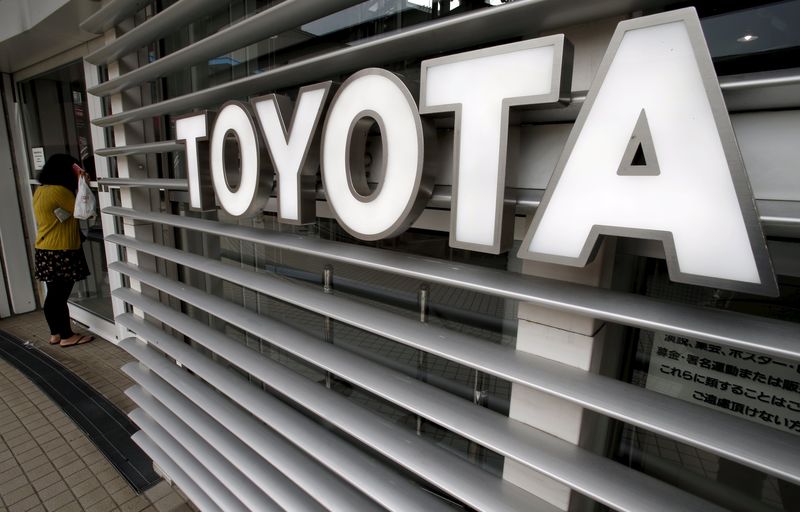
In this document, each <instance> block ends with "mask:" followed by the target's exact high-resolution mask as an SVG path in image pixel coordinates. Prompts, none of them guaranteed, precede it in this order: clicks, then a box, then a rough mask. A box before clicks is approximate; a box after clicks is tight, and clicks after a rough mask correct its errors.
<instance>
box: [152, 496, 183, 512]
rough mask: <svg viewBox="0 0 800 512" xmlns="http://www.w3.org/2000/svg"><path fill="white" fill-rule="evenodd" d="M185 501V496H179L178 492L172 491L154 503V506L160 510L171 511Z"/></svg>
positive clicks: (163, 511)
mask: <svg viewBox="0 0 800 512" xmlns="http://www.w3.org/2000/svg"><path fill="white" fill-rule="evenodd" d="M184 503H185V502H184V501H183V498H181V497H180V496H178V494H177V493H175V492H171V493H169V494H168V495H166V496H164V497H163V498H161V499H160V500H158V501H156V502H155V503H153V506H154V507H156V510H158V512H171V511H172V510H173V509H174V508H177V507H179V506H180V505H183V504H184Z"/></svg>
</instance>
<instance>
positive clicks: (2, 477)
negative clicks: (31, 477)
mask: <svg viewBox="0 0 800 512" xmlns="http://www.w3.org/2000/svg"><path fill="white" fill-rule="evenodd" d="M22 475H24V473H23V471H22V468H21V467H19V466H18V465H16V464H14V465H13V466H11V467H10V468H9V469H7V470H5V471H3V472H2V473H0V482H8V481H9V480H11V479H12V478H16V477H18V476H22Z"/></svg>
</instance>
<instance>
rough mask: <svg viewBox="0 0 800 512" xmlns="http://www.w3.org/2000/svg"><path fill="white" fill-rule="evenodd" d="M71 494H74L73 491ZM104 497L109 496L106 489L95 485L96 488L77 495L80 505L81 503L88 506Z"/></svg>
mask: <svg viewBox="0 0 800 512" xmlns="http://www.w3.org/2000/svg"><path fill="white" fill-rule="evenodd" d="M73 494H74V492H73ZM105 498H109V499H110V498H111V496H109V495H108V493H107V492H106V490H105V489H103V488H102V487H97V488H96V489H94V490H92V491H89V492H87V493H86V494H84V495H83V496H78V502H79V503H80V504H81V505H83V506H84V507H88V506H90V505H94V504H95V503H97V502H98V501H100V500H102V499H105Z"/></svg>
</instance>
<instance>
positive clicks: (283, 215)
mask: <svg viewBox="0 0 800 512" xmlns="http://www.w3.org/2000/svg"><path fill="white" fill-rule="evenodd" d="M330 86H331V83H330V82H323V83H321V84H316V85H311V86H308V87H303V88H301V89H300V91H299V93H298V94H297V106H296V107H295V110H294V114H293V116H292V120H291V122H290V124H289V129H288V130H287V129H286V123H285V122H284V119H283V115H282V114H281V111H280V108H279V105H278V101H279V98H278V97H277V96H276V95H274V94H270V95H267V96H262V97H261V98H256V99H254V100H252V104H253V107H254V108H255V110H256V116H257V117H258V121H259V126H260V127H261V132H262V133H263V134H264V139H265V140H266V144H267V149H268V150H269V155H270V158H272V165H273V166H274V167H275V173H276V177H277V179H278V220H279V221H280V222H284V223H287V224H309V223H313V222H314V221H315V220H316V217H317V215H316V208H315V204H316V200H315V197H316V184H317V167H318V166H319V136H318V135H315V133H316V131H317V123H318V122H319V118H320V116H321V115H322V109H323V107H324V106H325V98H326V97H327V96H328V90H329V89H330Z"/></svg>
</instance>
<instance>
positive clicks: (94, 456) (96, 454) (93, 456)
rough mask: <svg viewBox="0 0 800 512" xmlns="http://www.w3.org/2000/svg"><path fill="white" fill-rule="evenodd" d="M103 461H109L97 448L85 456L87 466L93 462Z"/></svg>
mask: <svg viewBox="0 0 800 512" xmlns="http://www.w3.org/2000/svg"><path fill="white" fill-rule="evenodd" d="M101 461H108V459H106V458H105V456H104V455H103V454H102V453H101V452H100V451H99V450H95V451H93V452H91V453H90V454H89V455H87V456H85V457H83V462H84V463H85V464H86V465H87V466H91V465H92V464H96V463H98V462H101Z"/></svg>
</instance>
